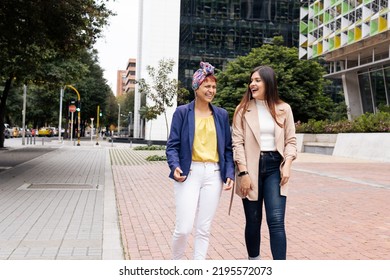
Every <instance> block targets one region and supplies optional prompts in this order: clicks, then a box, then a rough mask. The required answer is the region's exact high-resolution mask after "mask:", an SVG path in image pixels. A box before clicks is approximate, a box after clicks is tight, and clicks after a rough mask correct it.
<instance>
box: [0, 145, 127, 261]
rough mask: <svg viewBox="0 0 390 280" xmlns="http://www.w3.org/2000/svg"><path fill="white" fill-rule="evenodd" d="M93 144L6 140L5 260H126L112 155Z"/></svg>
mask: <svg viewBox="0 0 390 280" xmlns="http://www.w3.org/2000/svg"><path fill="white" fill-rule="evenodd" d="M94 144H95V142H93V143H92V142H87V141H86V142H82V143H81V146H73V143H72V142H64V143H60V142H58V141H55V140H52V141H51V142H49V141H46V142H45V143H44V144H43V145H42V143H41V142H37V144H36V145H26V146H22V145H21V139H9V140H8V139H7V140H6V147H7V145H8V147H9V148H8V149H3V150H0V166H1V167H0V171H1V172H0V259H3V260H6V259H11V260H12V259H14V260H31V259H45V260H50V259H72V260H80V259H92V260H100V259H123V253H122V252H123V250H122V246H121V243H120V235H119V228H118V219H117V212H116V206H115V192H114V185H113V179H112V172H111V164H110V157H109V151H108V149H107V148H106V147H105V146H104V145H99V146H96V145H94ZM102 144H104V143H102ZM39 154H40V155H39ZM31 155H34V156H31ZM30 157H31V158H33V157H35V158H33V159H31V158H30Z"/></svg>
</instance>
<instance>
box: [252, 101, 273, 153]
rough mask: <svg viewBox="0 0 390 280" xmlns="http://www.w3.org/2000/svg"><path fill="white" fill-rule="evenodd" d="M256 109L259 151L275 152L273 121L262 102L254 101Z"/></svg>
mask: <svg viewBox="0 0 390 280" xmlns="http://www.w3.org/2000/svg"><path fill="white" fill-rule="evenodd" d="M256 107H257V112H258V116H259V124H260V142H261V151H263V152H266V151H276V146H275V122H274V119H273V118H272V116H271V113H270V112H269V111H268V108H267V106H266V103H265V101H264V100H257V99H256Z"/></svg>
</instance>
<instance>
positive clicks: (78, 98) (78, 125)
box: [60, 85, 81, 146]
mask: <svg viewBox="0 0 390 280" xmlns="http://www.w3.org/2000/svg"><path fill="white" fill-rule="evenodd" d="M66 87H68V88H71V89H73V90H74V91H75V92H76V94H77V101H78V104H79V106H80V93H79V92H78V90H77V89H76V88H75V87H73V86H71V85H66V86H65V88H66ZM80 110H81V109H80V108H79V110H77V146H80V122H81V116H80ZM60 133H61V132H60Z"/></svg>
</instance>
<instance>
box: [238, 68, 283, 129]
mask: <svg viewBox="0 0 390 280" xmlns="http://www.w3.org/2000/svg"><path fill="white" fill-rule="evenodd" d="M255 72H257V73H259V75H260V77H261V79H262V81H263V82H264V86H265V101H266V102H265V103H266V105H267V107H268V111H269V112H270V113H271V116H272V118H273V119H274V120H275V122H276V123H277V124H278V125H279V126H280V127H283V124H281V123H279V122H278V120H277V117H276V111H275V107H276V105H277V104H280V103H282V102H283V101H282V100H281V99H280V98H279V93H278V84H277V81H276V75H275V71H274V70H273V69H272V68H271V67H269V66H258V67H256V68H255V69H253V71H252V72H251V74H250V76H249V82H248V87H247V89H246V91H245V93H244V96H243V97H242V99H241V101H240V104H238V106H237V109H236V111H235V112H234V117H233V122H234V121H235V119H236V115H237V113H238V112H240V111H242V119H241V121H243V119H244V115H245V113H246V112H247V109H248V106H249V102H250V101H251V100H252V99H253V96H252V91H251V89H250V85H251V78H252V75H253V73H255Z"/></svg>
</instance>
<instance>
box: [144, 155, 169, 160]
mask: <svg viewBox="0 0 390 280" xmlns="http://www.w3.org/2000/svg"><path fill="white" fill-rule="evenodd" d="M146 160H147V161H166V160H167V157H166V156H159V155H152V156H148V157H147V158H146Z"/></svg>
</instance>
